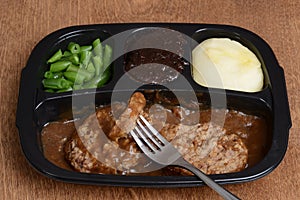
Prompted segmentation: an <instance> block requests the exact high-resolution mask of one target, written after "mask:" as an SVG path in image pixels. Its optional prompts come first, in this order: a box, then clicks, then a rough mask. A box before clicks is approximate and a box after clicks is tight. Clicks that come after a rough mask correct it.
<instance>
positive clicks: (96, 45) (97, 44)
mask: <svg viewBox="0 0 300 200" xmlns="http://www.w3.org/2000/svg"><path fill="white" fill-rule="evenodd" d="M93 52H94V55H95V56H100V58H101V59H102V54H103V49H102V45H101V41H100V39H99V38H98V39H96V40H95V41H94V42H93Z"/></svg>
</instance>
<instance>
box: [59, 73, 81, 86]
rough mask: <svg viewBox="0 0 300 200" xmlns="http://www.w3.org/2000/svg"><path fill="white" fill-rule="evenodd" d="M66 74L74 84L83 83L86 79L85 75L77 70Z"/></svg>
mask: <svg viewBox="0 0 300 200" xmlns="http://www.w3.org/2000/svg"><path fill="white" fill-rule="evenodd" d="M64 76H65V77H66V78H67V79H68V80H70V81H72V82H73V83H74V84H82V83H83V81H84V79H85V76H83V75H81V74H80V73H77V72H70V71H68V72H64Z"/></svg>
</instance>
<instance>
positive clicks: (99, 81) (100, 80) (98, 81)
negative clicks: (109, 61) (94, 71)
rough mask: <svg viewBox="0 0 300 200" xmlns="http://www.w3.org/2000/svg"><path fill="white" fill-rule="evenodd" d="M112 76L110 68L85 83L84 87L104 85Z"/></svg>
mask: <svg viewBox="0 0 300 200" xmlns="http://www.w3.org/2000/svg"><path fill="white" fill-rule="evenodd" d="M110 76H111V72H110V70H109V69H108V70H105V72H104V73H103V74H102V75H100V76H95V77H94V78H93V79H91V80H90V81H89V82H87V83H85V84H84V85H83V86H82V88H86V89H87V88H97V87H101V86H103V85H104V84H105V83H107V81H108V80H109V78H110Z"/></svg>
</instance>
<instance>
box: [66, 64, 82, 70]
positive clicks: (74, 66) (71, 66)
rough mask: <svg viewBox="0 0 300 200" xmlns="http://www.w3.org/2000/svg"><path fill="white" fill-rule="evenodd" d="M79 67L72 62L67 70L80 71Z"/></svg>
mask: <svg viewBox="0 0 300 200" xmlns="http://www.w3.org/2000/svg"><path fill="white" fill-rule="evenodd" d="M78 70H79V67H78V66H76V65H73V64H71V65H70V66H69V67H68V68H67V70H66V71H67V72H78Z"/></svg>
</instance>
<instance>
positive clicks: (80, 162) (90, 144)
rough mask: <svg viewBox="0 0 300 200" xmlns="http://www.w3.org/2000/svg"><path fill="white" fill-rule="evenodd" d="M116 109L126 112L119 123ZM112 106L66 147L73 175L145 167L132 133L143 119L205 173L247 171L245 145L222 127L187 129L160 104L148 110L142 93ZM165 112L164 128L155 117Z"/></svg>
mask: <svg viewBox="0 0 300 200" xmlns="http://www.w3.org/2000/svg"><path fill="white" fill-rule="evenodd" d="M122 105H123V107H122ZM113 106H117V107H119V108H120V109H119V110H122V114H120V116H118V119H117V120H115V119H114V117H113V116H112V112H111V110H112V109H111V107H113ZM111 107H104V108H99V109H98V110H97V112H96V114H94V115H91V116H89V117H88V118H87V119H86V120H85V121H84V122H83V124H81V125H80V126H79V128H78V130H77V131H76V132H75V133H74V134H73V135H72V137H71V138H70V139H69V140H68V141H67V142H66V145H65V153H66V160H67V161H68V163H69V164H70V165H71V166H72V167H73V168H74V169H75V170H77V171H80V172H87V173H104V174H127V173H132V172H133V171H132V169H133V168H135V166H137V165H138V163H140V162H141V154H139V152H140V150H139V149H138V147H137V146H136V144H135V142H134V141H133V139H132V137H131V136H130V135H129V134H128V132H129V131H130V130H132V129H133V128H134V127H135V124H136V120H137V117H138V116H139V115H140V114H142V115H143V116H145V117H146V119H148V120H149V121H150V123H152V124H154V126H159V127H160V128H157V129H158V130H160V133H161V134H162V135H163V136H164V137H165V138H166V139H167V140H168V141H171V142H172V144H173V145H174V146H175V147H176V148H177V149H178V150H179V151H180V152H181V153H182V155H183V157H184V158H185V159H186V160H187V161H189V162H190V163H192V164H193V165H195V166H196V167H197V168H199V169H200V170H202V171H203V172H205V173H207V174H220V173H229V172H236V171H240V170H242V169H244V168H245V167H246V164H247V158H248V150H247V148H246V146H245V144H244V143H243V141H242V139H241V138H240V136H239V135H237V134H235V133H230V132H229V131H226V130H225V129H224V128H221V127H219V126H216V125H213V124H211V123H198V124H194V125H186V124H183V123H181V122H182V119H181V117H180V116H178V114H177V113H174V112H175V111H174V110H176V109H166V108H163V107H162V106H161V105H155V106H153V105H152V106H151V109H149V108H150V106H148V105H146V99H145V97H144V96H143V94H142V93H139V92H136V93H134V94H133V95H132V97H131V98H130V101H129V103H128V106H127V107H124V104H114V105H112V106H111ZM163 109H165V111H166V112H165V113H167V114H166V117H165V119H166V121H165V122H163V123H162V122H161V121H162V120H161V119H162V118H161V117H160V116H154V115H155V113H160V114H161V113H162V112H161V111H162V110H163ZM149 110H152V111H153V110H154V111H153V112H149ZM156 111H157V112H156ZM158 119H160V120H161V121H159V120H158ZM174 119H175V120H174ZM165 170H166V171H168V172H169V173H171V174H174V173H180V174H190V173H189V172H187V171H186V170H184V169H180V168H176V167H175V168H174V167H168V168H166V169H165Z"/></svg>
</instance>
